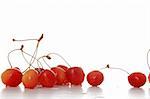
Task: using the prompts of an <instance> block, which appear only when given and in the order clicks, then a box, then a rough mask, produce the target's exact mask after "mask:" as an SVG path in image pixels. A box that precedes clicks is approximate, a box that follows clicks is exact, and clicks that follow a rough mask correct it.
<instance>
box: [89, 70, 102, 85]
mask: <svg viewBox="0 0 150 99" xmlns="http://www.w3.org/2000/svg"><path fill="white" fill-rule="evenodd" d="M103 80H104V76H103V73H101V72H100V71H98V70H94V71H92V72H90V73H88V75H87V81H88V83H89V84H90V85H92V86H98V85H100V84H101V83H102V82H103Z"/></svg>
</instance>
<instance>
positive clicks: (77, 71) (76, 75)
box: [66, 67, 85, 85]
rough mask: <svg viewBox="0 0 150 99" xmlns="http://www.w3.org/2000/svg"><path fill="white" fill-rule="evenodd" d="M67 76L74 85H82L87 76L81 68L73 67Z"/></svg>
mask: <svg viewBox="0 0 150 99" xmlns="http://www.w3.org/2000/svg"><path fill="white" fill-rule="evenodd" d="M66 76H67V79H68V81H69V82H70V83H71V84H72V85H81V84H82V82H83V81H84V76H85V74H84V72H83V70H82V68H81V67H71V68H69V69H68V70H67V72H66Z"/></svg>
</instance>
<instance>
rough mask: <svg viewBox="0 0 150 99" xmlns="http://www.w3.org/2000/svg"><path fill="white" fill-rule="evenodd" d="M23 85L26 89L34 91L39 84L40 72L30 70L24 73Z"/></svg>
mask: <svg viewBox="0 0 150 99" xmlns="http://www.w3.org/2000/svg"><path fill="white" fill-rule="evenodd" d="M22 83H23V85H24V86H25V88H29V89H33V88H35V87H36V86H37V84H38V72H37V71H35V70H33V69H30V70H28V71H27V72H25V73H24V75H23V77H22Z"/></svg>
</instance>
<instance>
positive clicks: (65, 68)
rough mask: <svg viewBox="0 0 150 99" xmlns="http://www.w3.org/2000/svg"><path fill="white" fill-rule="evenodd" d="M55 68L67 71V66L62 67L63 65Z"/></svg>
mask: <svg viewBox="0 0 150 99" xmlns="http://www.w3.org/2000/svg"><path fill="white" fill-rule="evenodd" d="M57 67H60V68H62V69H64V70H65V71H67V70H68V67H67V66H64V65H58V66H57Z"/></svg>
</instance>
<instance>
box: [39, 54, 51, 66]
mask: <svg viewBox="0 0 150 99" xmlns="http://www.w3.org/2000/svg"><path fill="white" fill-rule="evenodd" d="M45 57H47V56H41V57H39V58H38V59H37V60H38V61H40V59H42V60H43V62H44V63H45V64H46V65H47V66H48V67H49V68H51V66H50V65H49V64H48V63H47V62H46V60H45V59H44V58H45ZM37 64H38V63H37Z"/></svg>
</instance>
